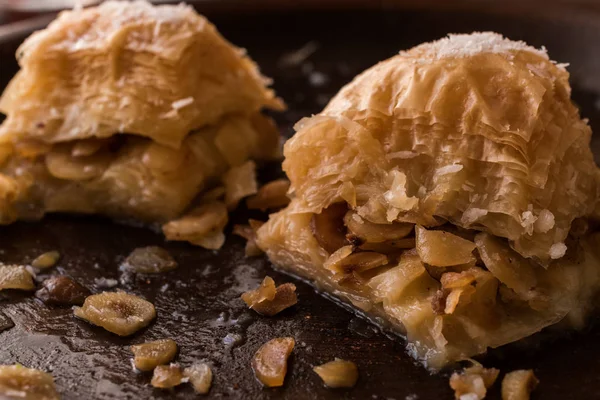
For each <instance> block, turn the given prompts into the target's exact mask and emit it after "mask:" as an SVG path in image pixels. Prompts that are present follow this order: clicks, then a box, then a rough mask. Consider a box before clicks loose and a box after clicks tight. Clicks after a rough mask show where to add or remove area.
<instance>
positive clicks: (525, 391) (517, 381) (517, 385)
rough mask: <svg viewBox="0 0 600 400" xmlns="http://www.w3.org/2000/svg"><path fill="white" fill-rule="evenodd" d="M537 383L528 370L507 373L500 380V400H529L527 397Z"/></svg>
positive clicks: (531, 372)
mask: <svg viewBox="0 0 600 400" xmlns="http://www.w3.org/2000/svg"><path fill="white" fill-rule="evenodd" d="M539 383H540V381H539V380H538V379H537V378H536V376H535V375H534V373H533V371H532V370H530V369H527V370H525V369H521V370H517V371H512V372H509V373H507V374H506V375H505V376H504V379H503V380H502V400H529V395H530V394H531V392H532V391H533V390H534V389H535V387H536V386H537V385H538V384H539Z"/></svg>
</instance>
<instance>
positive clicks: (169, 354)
mask: <svg viewBox="0 0 600 400" xmlns="http://www.w3.org/2000/svg"><path fill="white" fill-rule="evenodd" d="M131 352H132V353H133V355H134V358H133V364H134V365H135V367H136V368H137V369H139V370H140V371H152V370H153V369H154V368H156V367H157V366H159V365H162V364H167V363H169V362H171V361H173V358H175V354H177V343H175V341H174V340H172V339H161V340H156V341H154V342H146V343H142V344H135V345H133V346H131Z"/></svg>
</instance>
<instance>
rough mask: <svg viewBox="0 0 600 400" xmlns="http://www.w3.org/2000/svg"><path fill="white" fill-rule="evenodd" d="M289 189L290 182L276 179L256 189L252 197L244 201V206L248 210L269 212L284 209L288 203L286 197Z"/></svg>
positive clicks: (288, 200)
mask: <svg viewBox="0 0 600 400" xmlns="http://www.w3.org/2000/svg"><path fill="white" fill-rule="evenodd" d="M289 188H290V181H288V180H287V179H276V180H274V181H271V182H269V183H266V184H265V185H263V186H261V187H260V189H258V192H257V193H256V194H255V195H254V196H250V197H248V199H246V206H247V207H248V208H249V209H250V210H261V211H266V210H271V209H277V208H281V207H285V206H287V205H288V204H289V203H290V198H289V197H287V191H288V189H289Z"/></svg>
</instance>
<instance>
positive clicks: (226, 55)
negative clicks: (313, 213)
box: [0, 1, 283, 248]
mask: <svg viewBox="0 0 600 400" xmlns="http://www.w3.org/2000/svg"><path fill="white" fill-rule="evenodd" d="M17 59H18V61H19V65H20V67H21V69H20V71H19V72H18V73H17V74H16V76H15V77H14V78H13V79H12V81H11V82H10V84H9V85H8V87H7V88H6V90H5V92H4V94H3V95H2V98H1V100H0V110H1V111H2V112H3V113H5V114H6V119H5V121H4V122H3V124H2V126H1V127H0V142H1V143H0V146H1V147H0V149H1V157H0V161H2V167H1V168H0V173H1V174H2V175H0V186H1V189H2V190H1V193H2V196H1V198H0V217H1V220H2V222H3V223H10V222H13V221H15V220H16V219H31V218H39V217H41V216H43V215H44V214H45V213H48V212H77V213H98V214H104V215H108V216H110V217H112V218H116V219H125V220H127V219H133V220H137V221H141V222H144V223H158V224H165V223H167V222H169V221H172V220H178V219H180V218H183V217H186V216H187V215H186V213H187V212H188V211H190V212H191V217H188V218H187V219H186V221H187V222H186V221H184V222H183V223H179V224H175V227H173V225H171V226H170V228H169V229H168V231H169V234H168V236H169V238H171V239H175V240H180V239H181V240H188V239H190V238H191V240H190V241H192V242H195V243H197V244H201V245H204V244H206V245H207V247H211V248H215V247H220V245H221V244H222V241H223V236H222V233H221V230H222V228H223V226H224V225H225V223H226V222H227V208H226V205H225V204H224V202H223V200H222V197H223V196H222V195H224V194H225V193H221V195H219V193H217V194H216V195H213V196H212V197H211V198H210V199H199V198H200V197H201V196H202V193H203V192H205V191H206V190H208V189H212V188H213V187H216V186H220V185H223V182H222V181H223V179H222V178H223V176H224V175H226V174H227V172H228V171H230V170H231V169H238V168H240V167H241V166H242V165H244V164H245V163H248V162H249V161H248V160H250V159H254V160H260V159H272V158H274V157H277V155H278V152H279V133H278V131H277V129H276V127H275V125H274V123H273V122H272V121H271V120H270V119H269V118H268V117H266V116H263V115H262V114H261V110H262V109H265V108H268V109H273V110H281V109H282V108H283V103H282V102H281V100H279V99H278V98H277V97H275V95H274V93H273V91H272V90H270V89H269V88H268V87H267V85H268V84H269V81H268V80H267V79H266V78H264V77H263V76H261V75H260V73H259V71H258V68H257V66H256V64H254V62H253V61H252V60H251V59H250V58H249V57H248V56H247V55H246V54H245V52H244V50H243V49H239V48H236V47H234V46H233V45H232V44H230V43H229V42H227V41H226V40H225V39H224V38H223V37H222V36H221V35H220V34H219V33H218V31H217V30H216V28H215V27H214V26H213V25H212V24H211V23H210V22H209V21H207V20H206V19H205V18H204V17H202V16H201V15H199V14H197V13H196V12H195V11H194V10H193V9H192V8H191V7H189V6H184V5H176V6H174V5H173V6H172V5H164V6H153V5H151V4H150V3H148V2H145V1H134V2H116V1H109V2H105V3H103V4H102V5H100V6H98V7H93V8H88V9H83V10H73V11H66V12H63V13H61V14H60V15H59V16H58V18H57V19H56V20H55V21H54V22H52V23H51V24H50V25H49V26H48V27H47V28H46V29H44V30H41V31H39V32H36V33H34V34H33V35H31V36H30V37H29V38H28V39H27V40H26V41H25V42H24V43H23V44H22V45H21V47H20V48H19V49H18V51H17ZM249 165H250V166H251V167H252V168H253V167H254V163H252V162H249ZM250 172H251V173H254V171H253V170H252V171H250ZM245 178H246V179H247V178H248V176H245ZM230 186H231V185H230ZM234 189H235V185H233V189H232V190H234ZM230 195H233V196H235V193H233V194H230ZM206 203H211V204H212V206H211V207H209V208H210V210H212V211H210V212H209V213H208V214H207V213H206V212H203V210H204V211H206V209H207V207H205V205H206ZM198 207H199V208H201V209H200V210H198ZM202 207H204V208H202ZM223 209H224V210H225V211H224V215H223V212H221V210H223ZM215 210H217V211H218V212H216V211H215ZM199 215H200V217H203V218H204V219H202V218H199ZM190 220H191V222H190ZM223 220H225V222H224V223H223ZM206 237H208V238H209V239H208V240H204V239H206Z"/></svg>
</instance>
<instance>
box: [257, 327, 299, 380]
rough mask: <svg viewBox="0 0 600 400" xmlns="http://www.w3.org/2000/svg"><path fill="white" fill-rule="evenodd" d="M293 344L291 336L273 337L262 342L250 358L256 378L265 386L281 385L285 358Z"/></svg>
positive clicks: (286, 358) (283, 378)
mask: <svg viewBox="0 0 600 400" xmlns="http://www.w3.org/2000/svg"><path fill="white" fill-rule="evenodd" d="M295 344H296V342H295V340H294V338H291V337H282V338H275V339H272V340H269V341H268V342H267V343H265V344H263V345H262V346H261V347H260V349H258V351H257V352H256V353H255V354H254V357H253V358H252V370H253V371H254V375H255V376H256V379H258V380H259V381H260V383H262V384H263V385H265V386H266V387H278V386H283V381H284V380H285V374H286V373H287V360H288V357H289V356H290V354H291V353H292V350H294V345H295Z"/></svg>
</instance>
